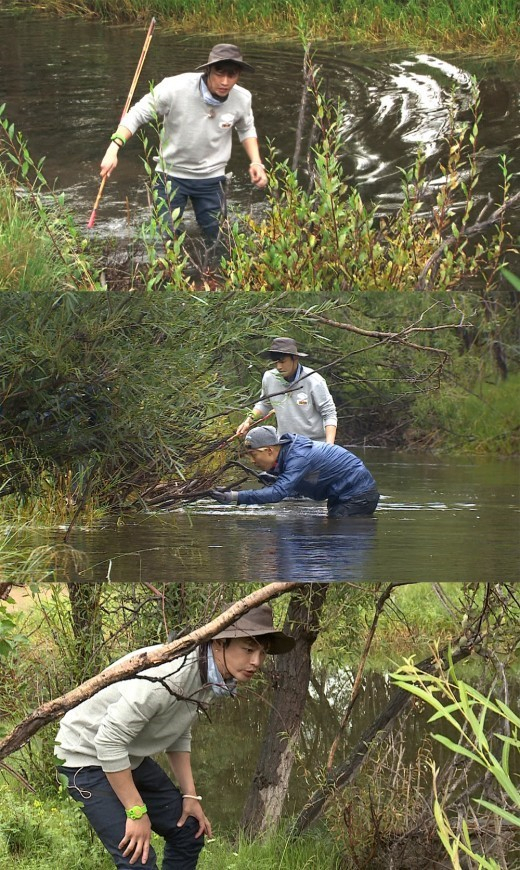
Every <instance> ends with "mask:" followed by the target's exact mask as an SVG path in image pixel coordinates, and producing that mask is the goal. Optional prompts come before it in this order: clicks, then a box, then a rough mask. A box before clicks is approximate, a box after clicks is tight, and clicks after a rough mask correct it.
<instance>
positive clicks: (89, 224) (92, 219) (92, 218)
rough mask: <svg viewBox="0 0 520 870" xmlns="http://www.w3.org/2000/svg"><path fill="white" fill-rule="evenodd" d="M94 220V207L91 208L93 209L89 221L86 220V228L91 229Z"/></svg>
mask: <svg viewBox="0 0 520 870" xmlns="http://www.w3.org/2000/svg"><path fill="white" fill-rule="evenodd" d="M95 220H96V209H95V208H93V209H92V214H91V215H90V218H89V222H88V224H87V230H91V229H92V227H93V226H94V223H95Z"/></svg>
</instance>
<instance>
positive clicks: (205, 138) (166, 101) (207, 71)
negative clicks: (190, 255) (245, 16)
mask: <svg viewBox="0 0 520 870" xmlns="http://www.w3.org/2000/svg"><path fill="white" fill-rule="evenodd" d="M199 70H201V72H199ZM243 70H247V71H250V72H253V71H254V69H253V67H252V66H251V65H250V64H248V63H246V62H245V60H244V59H243V58H242V55H241V53H240V49H239V48H238V47H237V46H236V45H230V44H227V43H222V44H219V45H215V46H213V48H212V49H211V51H210V53H209V57H208V60H207V62H206V63H203V64H201V65H200V66H198V67H197V68H196V71H195V72H187V73H181V74H180V75H176V76H170V77H169V78H165V79H163V80H162V81H161V82H160V83H159V84H158V85H156V87H155V88H153V90H152V91H151V92H150V93H148V94H146V96H144V97H143V98H142V100H140V101H139V102H138V103H136V104H135V105H134V106H133V107H132V108H131V109H130V111H129V112H128V113H127V114H126V115H125V116H124V117H123V118H122V119H121V122H120V124H119V127H118V128H117V130H116V132H115V133H114V134H113V136H112V137H111V140H112V141H111V143H110V145H109V147H108V149H107V151H106V154H105V156H104V157H103V160H102V162H101V175H102V176H103V177H105V176H110V174H111V173H112V172H113V171H114V169H115V168H116V166H117V162H118V157H119V151H120V150H121V148H122V147H123V146H124V145H125V143H126V142H127V141H128V139H130V137H131V136H132V135H133V134H134V133H136V131H137V130H138V129H139V127H141V126H142V125H143V124H146V123H148V122H149V121H153V120H155V119H156V118H157V117H159V118H161V119H162V128H161V134H160V144H159V154H158V156H157V158H156V160H157V178H156V183H155V194H156V202H157V211H158V214H159V215H160V217H161V219H162V220H163V222H164V223H165V224H166V225H167V226H169V228H170V231H175V229H176V228H177V227H178V224H179V221H180V219H181V217H182V215H183V213H184V209H185V207H186V204H187V201H188V199H190V200H191V203H192V205H193V209H194V211H195V217H196V219H197V223H198V224H199V227H200V229H201V232H202V235H203V237H204V239H205V241H206V242H207V243H208V244H210V245H212V244H214V243H215V242H216V240H217V237H218V232H219V221H220V216H221V215H225V183H226V164H227V162H228V160H229V158H230V156H231V144H232V133H233V128H236V131H237V133H238V137H239V139H240V141H241V143H242V145H243V147H244V150H245V152H246V154H247V156H248V158H249V176H250V178H251V181H252V183H253V184H254V185H256V187H259V188H263V187H265V186H266V184H267V175H266V172H265V168H264V165H263V163H262V160H261V158H260V152H259V149H258V139H257V135H256V129H255V121H254V117H253V112H252V108H251V94H250V92H249V91H247V90H246V89H245V88H243V87H241V86H240V85H239V84H238V80H239V78H240V74H241V72H242V71H243Z"/></svg>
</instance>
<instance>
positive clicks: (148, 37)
mask: <svg viewBox="0 0 520 870" xmlns="http://www.w3.org/2000/svg"><path fill="white" fill-rule="evenodd" d="M154 27H155V18H152V20H151V21H150V26H149V28H148V32H147V34H146V39H145V41H144V45H143V50H142V52H141V57H140V58H139V63H138V64H137V67H136V69H135V73H134V77H133V79H132V84H131V85H130V90H129V91H128V96H127V98H126V102H125V105H124V108H123V111H122V113H121V120H122V119H123V118H124V116H125V115H126V113H127V112H128V109H129V108H130V103H131V102H132V97H133V96H134V91H135V89H136V86H137V82H138V81H139V76H140V75H141V70H142V68H143V66H144V62H145V58H146V54H147V51H148V47H149V45H150V42H151V41H152V36H153V31H154ZM106 180H107V176H106V175H104V176H103V178H102V179H101V184H100V185H99V190H98V195H97V196H96V201H95V203H94V208H93V209H92V214H91V215H90V219H89V222H88V224H87V229H89V230H91V229H92V227H93V226H94V222H95V220H96V212H97V208H98V205H99V203H100V201H101V197H102V196H103V190H104V188H105V183H106Z"/></svg>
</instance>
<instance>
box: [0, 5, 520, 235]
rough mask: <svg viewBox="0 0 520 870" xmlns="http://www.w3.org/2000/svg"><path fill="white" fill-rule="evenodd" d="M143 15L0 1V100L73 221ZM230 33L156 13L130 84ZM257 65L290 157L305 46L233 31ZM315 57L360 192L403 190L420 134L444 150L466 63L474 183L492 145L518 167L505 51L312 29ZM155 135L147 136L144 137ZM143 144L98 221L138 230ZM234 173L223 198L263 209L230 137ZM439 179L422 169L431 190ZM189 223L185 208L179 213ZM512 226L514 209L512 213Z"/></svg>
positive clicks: (256, 78) (133, 55)
mask: <svg viewBox="0 0 520 870" xmlns="http://www.w3.org/2000/svg"><path fill="white" fill-rule="evenodd" d="M144 36H145V29H143V28H135V27H129V26H108V25H102V24H100V23H99V22H90V21H82V20H80V19H78V20H75V19H61V20H60V19H54V18H50V17H45V16H42V15H39V14H34V15H29V16H19V17H13V16H10V15H7V14H4V15H1V14H0V45H2V47H3V49H2V51H1V52H0V103H3V102H5V103H6V110H5V112H6V116H7V117H8V118H9V120H10V121H12V122H14V123H15V125H16V127H17V128H18V129H19V130H20V131H21V132H22V133H23V135H24V136H25V137H26V138H27V139H28V141H29V147H30V150H31V153H32V156H33V158H34V159H40V158H42V157H45V164H44V171H45V174H46V177H47V179H48V181H49V182H51V183H52V184H54V185H55V186H56V189H57V190H59V191H61V192H64V193H65V197H66V201H67V203H68V205H69V206H70V208H71V209H72V211H73V212H74V213H75V214H76V216H77V218H78V223H79V224H80V226H81V225H82V222H83V221H84V224H85V225H86V222H87V221H88V218H89V216H90V213H91V210H92V205H93V202H94V199H95V197H96V194H97V190H98V184H99V176H98V166H99V162H100V160H101V158H102V156H103V153H104V151H105V148H106V146H107V144H108V141H109V136H110V134H111V133H112V132H113V130H114V129H115V127H116V126H117V122H118V120H119V117H120V114H121V111H122V108H123V106H124V103H125V100H126V96H127V93H128V89H129V86H130V83H131V81H132V78H133V74H134V69H135V66H136V63H137V60H138V58H139V56H140V54H141V49H142V45H143V41H144ZM217 39H218V40H220V41H235V39H236V37H232V36H229V37H226V36H219V37H215V39H214V40H213V39H210V38H208V37H207V36H206V35H204V36H190V37H186V36H179V35H174V34H170V33H166V32H165V31H164V30H162V29H161V26H160V22H159V24H158V26H157V27H156V30H155V34H154V36H153V40H152V43H151V47H150V50H149V53H148V57H147V59H146V63H145V66H144V69H143V73H142V76H141V79H140V82H139V84H138V87H137V90H136V98H137V97H138V96H142V95H143V94H144V93H146V91H147V90H148V82H149V81H155V82H157V81H159V80H160V79H162V78H163V77H164V76H166V75H174V74H176V73H179V72H185V71H187V70H192V69H194V68H195V67H196V66H197V65H198V64H200V63H203V62H204V61H205V60H206V59H207V55H208V51H209V48H210V47H211V44H212V43H213V41H216V40H217ZM240 44H241V48H242V50H243V54H244V56H245V58H246V59H247V60H249V61H250V62H251V63H252V64H253V65H254V66H255V67H256V72H255V73H254V74H244V76H243V79H242V83H243V84H244V85H245V86H246V87H248V88H250V89H251V90H252V92H253V106H254V111H255V118H256V122H257V128H258V131H259V137H260V140H261V142H262V143H263V150H264V152H265V150H266V146H265V142H266V139H267V138H269V139H270V140H271V141H272V143H273V145H274V147H275V148H276V151H277V155H278V157H279V158H283V159H289V160H291V159H292V156H293V154H294V150H295V138H296V126H297V120H298V111H299V106H300V100H301V94H302V62H303V49H302V48H301V46H300V45H299V44H298V42H280V41H269V40H267V39H266V38H260V39H255V40H251V39H241V40H240ZM315 60H316V62H317V64H318V65H319V66H320V75H321V78H322V81H323V85H324V88H325V89H326V92H327V93H328V94H329V95H331V96H334V97H341V99H342V100H344V102H345V105H344V110H343V112H342V116H341V124H340V128H341V134H342V137H343V141H344V158H345V167H346V170H347V173H348V174H349V176H350V178H351V179H352V182H353V183H354V184H356V185H357V186H358V187H359V189H360V191H361V193H362V195H363V197H364V198H374V199H376V200H378V201H379V202H380V204H381V205H382V206H383V207H384V208H385V209H389V210H391V209H392V208H395V206H396V204H397V203H398V202H399V200H400V185H401V172H400V167H409V166H410V165H412V164H413V161H414V157H415V154H416V152H417V149H418V148H419V147H422V148H423V149H424V150H425V153H426V155H427V156H428V160H429V163H430V165H431V166H432V167H433V166H434V164H435V162H436V159H437V158H438V157H439V155H440V154H441V153H442V152H443V148H444V145H445V143H444V137H445V135H446V133H447V130H448V127H449V116H450V110H449V105H450V101H451V99H453V100H454V103H455V106H456V114H457V117H458V120H463V119H464V120H468V119H469V118H470V114H469V112H468V109H469V105H470V94H471V77H472V76H475V77H476V78H477V79H478V82H479V91H480V96H481V112H482V121H481V124H480V131H481V135H480V145H481V148H482V151H481V152H480V155H479V165H480V169H481V176H482V177H481V183H480V188H479V191H480V196H485V195H487V193H488V191H489V192H491V194H492V197H493V199H497V198H498V197H499V187H500V184H501V175H500V172H499V168H498V158H499V155H500V154H506V155H507V157H508V159H509V160H510V161H511V163H510V169H511V171H512V172H518V171H519V169H520V112H519V103H520V76H519V75H518V66H517V65H516V66H515V64H514V63H512V62H511V61H510V60H507V59H503V60H495V59H494V58H478V57H469V58H468V57H464V58H460V57H459V58H458V57H456V56H453V55H449V56H445V55H442V56H441V55H427V54H417V53H413V52H412V51H411V50H393V51H392V50H388V49H385V50H373V51H368V50H366V49H361V48H356V47H352V46H349V45H347V44H344V43H339V42H338V43H317V44H316V47H315ZM150 138H153V137H150ZM142 151H143V148H142V145H141V143H140V142H139V141H138V138H137V137H136V138H135V140H133V141H132V142H131V143H130V144H129V145H128V146H127V147H126V148H125V153H124V154H123V155H122V156H121V160H120V165H119V167H118V170H117V172H116V173H115V175H114V176H113V177H112V178H111V179H110V181H109V183H108V184H107V185H106V187H105V192H104V195H103V200H102V204H101V206H100V208H99V211H98V217H97V221H96V224H95V227H94V230H93V231H92V232H94V233H95V234H96V235H100V236H103V235H114V236H118V237H124V236H125V235H132V234H134V235H135V226H136V224H137V223H139V222H140V221H141V220H142V219H143V218H144V217H145V216H146V215H147V214H148V199H147V194H146V190H145V179H146V176H145V172H144V169H143V167H142V162H141V154H142ZM228 168H229V169H230V170H231V171H232V172H233V174H234V179H233V182H232V186H231V189H230V194H229V199H230V206H231V208H232V207H233V205H239V206H240V207H241V208H242V209H243V208H247V209H251V210H252V211H253V212H255V211H261V209H262V207H263V203H264V197H265V194H264V193H263V192H261V191H257V190H256V189H253V188H252V187H251V185H250V183H249V180H248V175H247V164H246V160H245V155H244V154H243V153H242V149H241V148H240V147H239V146H238V144H235V148H234V154H233V157H232V160H231V163H230V164H229V167H228ZM439 181H440V178H439V177H435V173H434V177H433V178H432V185H433V190H435V186H436V185H437V184H438V182H439ZM187 223H188V225H189V223H190V216H189V214H187ZM512 223H513V228H515V229H516V230H518V228H519V227H520V209H517V210H516V212H514V213H512Z"/></svg>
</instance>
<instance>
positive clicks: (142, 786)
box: [58, 758, 204, 870]
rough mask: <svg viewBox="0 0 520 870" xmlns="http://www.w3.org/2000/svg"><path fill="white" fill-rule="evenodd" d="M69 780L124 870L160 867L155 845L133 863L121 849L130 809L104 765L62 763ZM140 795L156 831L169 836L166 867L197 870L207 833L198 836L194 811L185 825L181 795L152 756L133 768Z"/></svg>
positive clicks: (96, 829)
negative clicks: (111, 783)
mask: <svg viewBox="0 0 520 870" xmlns="http://www.w3.org/2000/svg"><path fill="white" fill-rule="evenodd" d="M58 770H59V771H60V773H64V774H65V776H66V777H67V779H68V781H69V794H70V795H71V797H73V798H74V800H76V801H78V802H79V803H81V804H82V807H81V809H82V810H83V812H84V813H85V815H86V817H87V819H88V820H89V822H90V824H91V825H92V827H93V828H94V830H95V832H96V834H97V835H98V837H99V839H100V840H101V842H102V843H103V845H104V847H105V849H107V850H108V852H110V854H111V856H112V858H113V860H114V863H115V865H116V867H119V868H120V870H135V868H136V867H139V868H140V870H157V866H158V865H157V856H156V854H155V852H154V850H153V849H152V848H150V854H149V856H148V861H147V862H146V864H143V863H142V862H141V859H140V858H139V859H138V860H137V862H136V863H135V864H130V862H129V858H125V857H124V856H123V854H122V852H121V850H120V848H119V845H118V844H119V843H120V842H121V840H122V839H123V837H124V835H125V826H126V814H125V810H124V807H123V804H122V803H121V801H120V800H119V798H118V797H117V795H116V793H115V792H114V790H113V789H112V787H111V785H110V783H109V781H108V779H107V778H106V776H105V774H104V773H103V771H102V770H101V768H100V767H79V768H72V767H59V768H58ZM132 775H133V778H134V782H135V784H136V787H137V789H138V790H139V794H140V795H141V797H142V799H143V801H144V803H145V804H146V806H147V808H148V815H149V817H150V822H151V825H152V830H153V831H155V833H156V834H159V835H160V836H161V837H164V840H165V846H164V860H163V865H162V867H163V870H193V868H195V867H196V866H197V861H198V858H199V854H200V851H201V849H202V847H203V845H204V836H203V835H201V836H200V837H198V838H197V839H195V834H196V833H197V830H198V827H199V824H198V822H197V820H196V819H194V818H193V817H192V816H190V817H189V818H188V819H187V820H186V822H185V823H184V825H183V826H182V827H181V828H178V827H177V822H178V821H179V819H180V817H181V815H182V795H181V793H180V791H179V789H178V788H176V787H175V786H174V784H173V782H172V781H171V779H170V777H169V776H167V775H166V773H165V772H164V770H163V769H162V768H161V767H160V766H159V765H158V764H157V763H156V762H155V761H153V760H152V759H151V758H145V759H144V761H143V762H141V764H140V765H139V767H137V768H136V769H135V770H133V771H132Z"/></svg>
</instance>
